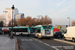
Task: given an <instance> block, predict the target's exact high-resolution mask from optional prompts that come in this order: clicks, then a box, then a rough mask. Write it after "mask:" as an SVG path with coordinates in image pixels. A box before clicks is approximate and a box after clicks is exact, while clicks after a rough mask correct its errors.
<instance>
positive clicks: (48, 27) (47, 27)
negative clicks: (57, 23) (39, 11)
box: [42, 25, 52, 29]
mask: <svg viewBox="0 0 75 50" xmlns="http://www.w3.org/2000/svg"><path fill="white" fill-rule="evenodd" d="M42 27H43V28H44V29H51V28H52V26H49V25H47V26H42Z"/></svg>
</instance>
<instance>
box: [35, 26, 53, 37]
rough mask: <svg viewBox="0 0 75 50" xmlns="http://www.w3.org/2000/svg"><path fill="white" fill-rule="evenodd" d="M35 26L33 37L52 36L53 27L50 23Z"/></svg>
mask: <svg viewBox="0 0 75 50" xmlns="http://www.w3.org/2000/svg"><path fill="white" fill-rule="evenodd" d="M35 28H36V30H35V37H37V38H42V37H47V38H51V37H53V33H54V28H53V26H52V25H38V26H35Z"/></svg>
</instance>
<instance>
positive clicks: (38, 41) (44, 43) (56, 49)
mask: <svg viewBox="0 0 75 50" xmlns="http://www.w3.org/2000/svg"><path fill="white" fill-rule="evenodd" d="M33 39H34V40H36V41H38V42H40V43H43V44H44V45H46V46H49V47H51V48H53V49H56V50H59V49H58V48H56V47H53V46H50V45H49V44H47V43H44V42H42V41H40V40H38V39H35V38H33Z"/></svg>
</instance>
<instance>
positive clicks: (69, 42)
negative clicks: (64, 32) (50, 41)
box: [54, 39, 75, 45]
mask: <svg viewBox="0 0 75 50" xmlns="http://www.w3.org/2000/svg"><path fill="white" fill-rule="evenodd" d="M54 40H56V41H60V42H64V43H68V44H72V45H75V43H73V42H69V41H64V40H60V39H54Z"/></svg>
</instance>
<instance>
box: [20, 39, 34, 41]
mask: <svg viewBox="0 0 75 50" xmlns="http://www.w3.org/2000/svg"><path fill="white" fill-rule="evenodd" d="M21 41H33V40H32V39H21Z"/></svg>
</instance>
